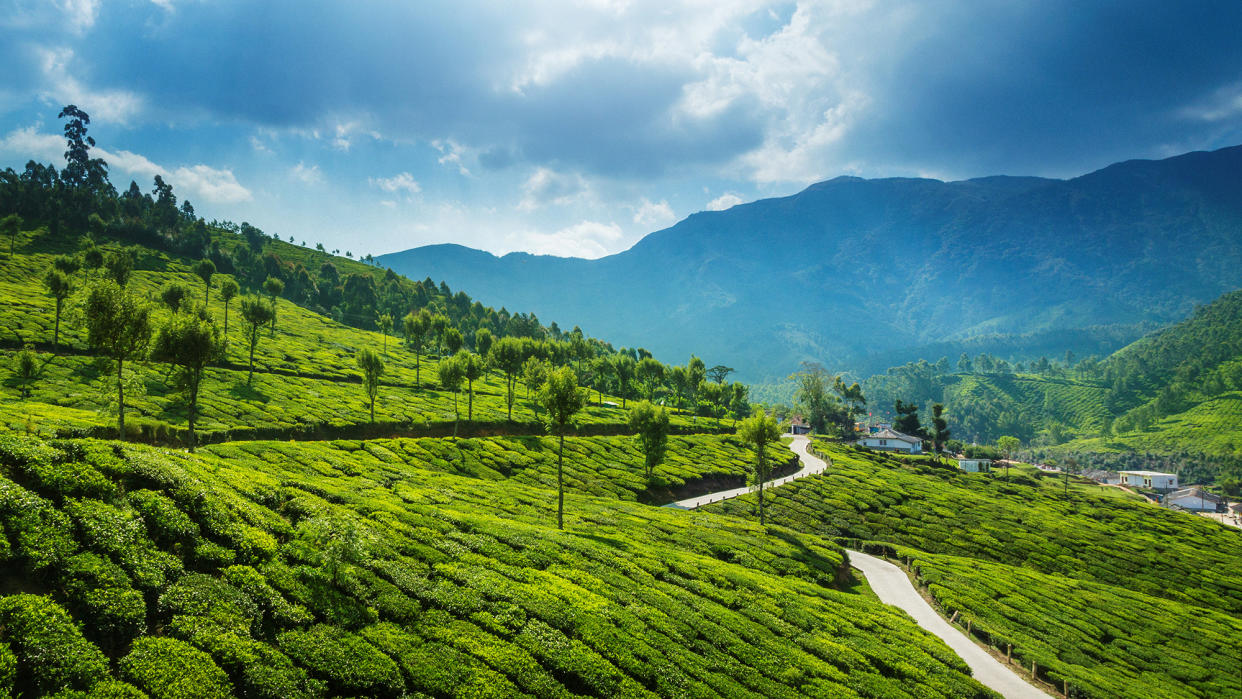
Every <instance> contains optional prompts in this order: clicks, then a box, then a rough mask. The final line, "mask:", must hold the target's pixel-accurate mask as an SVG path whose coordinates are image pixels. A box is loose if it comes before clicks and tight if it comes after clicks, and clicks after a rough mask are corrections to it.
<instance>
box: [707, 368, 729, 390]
mask: <svg viewBox="0 0 1242 699" xmlns="http://www.w3.org/2000/svg"><path fill="white" fill-rule="evenodd" d="M733 372H734V369H733V367H729V366H725V365H723V364H717V365H716V366H714V367H712V368H711V369H708V370H707V378H709V379H711V380H712V381H713V382H715V383H718V384H722V385H723V384H724V382H725V379H726V378H728V376H729V374H732V373H733Z"/></svg>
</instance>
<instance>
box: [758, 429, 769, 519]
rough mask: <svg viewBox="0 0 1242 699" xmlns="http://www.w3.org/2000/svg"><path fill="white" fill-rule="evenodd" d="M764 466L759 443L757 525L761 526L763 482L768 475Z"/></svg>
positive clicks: (761, 447) (761, 446)
mask: <svg viewBox="0 0 1242 699" xmlns="http://www.w3.org/2000/svg"><path fill="white" fill-rule="evenodd" d="M766 466H767V464H765V463H764V460H763V445H760V447H759V525H760V526H763V524H764V510H763V482H764V481H765V480H767V475H768V474H767V472H766V471H767V469H766V468H765V467H766Z"/></svg>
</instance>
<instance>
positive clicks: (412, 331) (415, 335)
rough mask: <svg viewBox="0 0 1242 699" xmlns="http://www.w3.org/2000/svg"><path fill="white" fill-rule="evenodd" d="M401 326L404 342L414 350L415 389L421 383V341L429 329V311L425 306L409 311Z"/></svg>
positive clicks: (424, 339) (424, 338) (424, 340)
mask: <svg viewBox="0 0 1242 699" xmlns="http://www.w3.org/2000/svg"><path fill="white" fill-rule="evenodd" d="M401 327H402V330H404V331H405V341H406V344H407V345H409V347H410V349H413V350H414V390H416V391H417V390H418V389H419V387H420V385H421V383H422V378H421V377H422V374H421V372H422V357H423V343H424V342H426V339H427V333H428V332H430V331H431V313H429V312H428V311H427V309H426V308H424V309H422V310H420V311H419V312H418V313H417V314H415V313H414V312H413V311H411V312H410V313H409V314H407V315H406V316H405V320H403V321H402V323H401Z"/></svg>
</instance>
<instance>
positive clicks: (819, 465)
mask: <svg viewBox="0 0 1242 699" xmlns="http://www.w3.org/2000/svg"><path fill="white" fill-rule="evenodd" d="M785 436H786V437H791V436H792V437H793V442H792V443H791V444H790V445H789V448H790V449H791V450H792V451H793V453H795V454H797V455H798V458H799V459H801V460H802V469H801V470H799V471H798V472H797V473H792V474H790V475H788V476H785V477H784V478H778V479H776V480H774V481H768V482H766V483H764V484H763V489H764V491H766V490H767V489H768V488H775V487H776V486H778V485H784V484H786V483H788V482H790V481H792V480H796V479H798V478H805V477H806V476H809V475H811V474H814V473H820V472H821V471H823V470H824V469H826V468H828V464H826V463H824V460H823V459H821V458H819V457H818V456H815V455H814V454H812V453H810V451H808V450H809V449H810V448H811V440H810V439H809V438H807V436H806V435H785ZM751 490H752V488H751V486H743V487H741V488H734V489H732V490H721V491H717V492H715V493H708V494H707V495H700V496H698V497H696V498H686V499H685V500H678V501H677V502H674V503H672V506H673V507H680V508H682V509H686V510H693V509H694V508H696V507H698V506H700V505H706V504H707V503H709V502H720V501H721V500H728V499H729V498H735V497H737V496H739V495H745V494H746V493H749V492H751ZM756 490H757V489H756ZM766 496H767V493H766V492H765V493H764V497H765V498H766Z"/></svg>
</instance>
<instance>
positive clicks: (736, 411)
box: [729, 382, 750, 427]
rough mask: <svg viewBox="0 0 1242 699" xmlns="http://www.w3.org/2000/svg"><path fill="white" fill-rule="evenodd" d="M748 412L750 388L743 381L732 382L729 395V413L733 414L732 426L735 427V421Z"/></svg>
mask: <svg viewBox="0 0 1242 699" xmlns="http://www.w3.org/2000/svg"><path fill="white" fill-rule="evenodd" d="M749 412H750V389H748V388H747V387H746V384H744V383H737V382H734V383H733V389H732V391H730V396H729V414H730V415H732V416H733V426H734V427H737V421H738V420H741V419H744V418H745V417H746V415H747V414H748V413H749Z"/></svg>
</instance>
